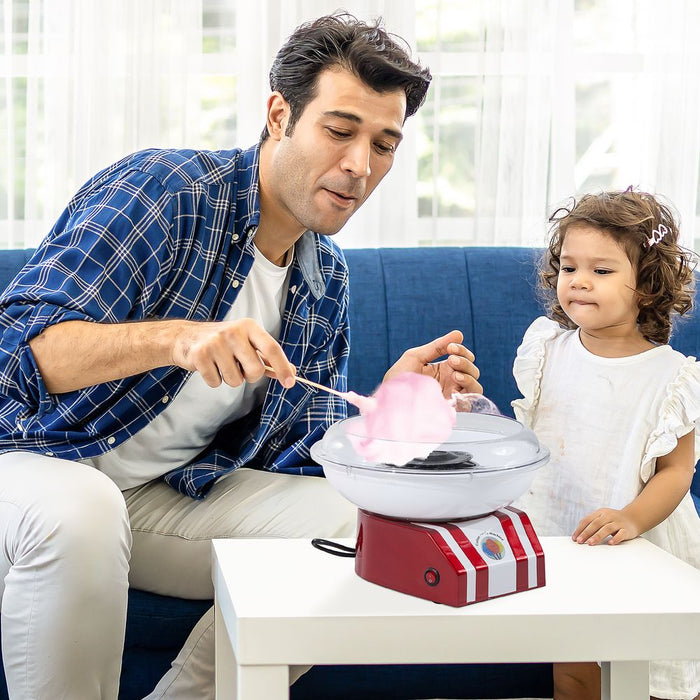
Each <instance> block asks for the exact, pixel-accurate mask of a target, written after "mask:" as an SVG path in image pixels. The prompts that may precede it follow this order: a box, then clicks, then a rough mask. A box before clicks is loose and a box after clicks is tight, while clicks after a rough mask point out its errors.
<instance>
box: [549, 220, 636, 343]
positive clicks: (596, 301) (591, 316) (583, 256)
mask: <svg viewBox="0 0 700 700" xmlns="http://www.w3.org/2000/svg"><path fill="white" fill-rule="evenodd" d="M636 285H637V280H636V270H635V268H634V267H633V265H632V263H631V262H630V260H629V258H628V257H627V253H626V252H625V251H624V249H623V248H622V247H621V246H620V245H618V244H617V243H616V242H615V240H614V239H613V238H611V237H610V236H609V235H607V234H606V233H603V232H602V231H600V230H599V229H597V228H594V227H593V226H589V225H588V224H574V225H573V226H571V227H570V228H569V229H568V230H567V232H566V235H565V237H564V243H563V245H562V249H561V260H560V270H559V277H558V279H557V298H558V299H559V303H560V304H561V307H562V309H563V310H564V312H565V313H566V315H567V316H568V317H569V318H570V319H571V320H572V321H573V322H574V323H575V324H576V325H577V326H579V328H580V329H581V335H582V341H583V343H584V345H587V343H586V340H585V337H584V336H586V335H589V336H592V337H594V338H596V339H600V340H606V339H616V340H623V339H625V338H630V339H631V338H634V339H635V341H638V340H639V338H640V337H641V334H640V333H639V329H638V328H637V316H638V315H639V309H638V307H637V302H636V299H635V288H636ZM589 349H590V348H589Z"/></svg>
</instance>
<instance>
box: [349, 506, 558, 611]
mask: <svg viewBox="0 0 700 700" xmlns="http://www.w3.org/2000/svg"><path fill="white" fill-rule="evenodd" d="M355 572H356V573H357V574H358V576H360V577H362V578H363V579H366V580H367V581H371V582H372V583H376V584H378V585H380V586H385V587H386V588H392V589H394V590H396V591H401V592H402V593H408V594H409V595H413V596H417V597H419V598H427V599H428V600H432V601H434V602H436V603H444V604H445V605H452V606H454V607H460V606H463V605H468V604H470V603H477V602H479V601H481V600H487V599H489V598H495V597H498V596H502V595H508V594H509V593H516V592H519V591H526V590H529V589H530V588H538V587H539V586H544V585H545V575H544V553H543V552H542V547H541V545H540V542H539V540H538V539H537V535H536V534H535V530H534V528H533V527H532V523H531V522H530V519H529V518H528V517H527V515H526V514H525V513H523V512H522V511H520V510H518V509H516V508H512V507H510V506H509V507H507V508H503V509H501V510H497V511H494V512H493V513H491V514H490V515H485V516H481V517H478V518H469V519H466V520H454V521H447V522H438V523H414V522H408V521H404V520H393V519H391V518H385V517H384V516H381V515H375V514H374V513H368V512H367V511H364V510H360V512H359V532H358V536H357V556H356V559H355Z"/></svg>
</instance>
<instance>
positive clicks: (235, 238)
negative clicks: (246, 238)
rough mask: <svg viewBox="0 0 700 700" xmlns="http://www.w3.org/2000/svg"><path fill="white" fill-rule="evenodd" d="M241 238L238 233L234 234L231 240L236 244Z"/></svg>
mask: <svg viewBox="0 0 700 700" xmlns="http://www.w3.org/2000/svg"><path fill="white" fill-rule="evenodd" d="M239 238H240V236H239V235H238V234H237V233H234V234H233V236H231V240H232V241H233V242H234V243H235V242H236V241H237V240H238V239H239Z"/></svg>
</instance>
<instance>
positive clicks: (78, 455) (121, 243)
mask: <svg viewBox="0 0 700 700" xmlns="http://www.w3.org/2000/svg"><path fill="white" fill-rule="evenodd" d="M258 159H259V147H258V146H256V147H253V148H251V149H249V150H247V151H241V150H238V149H236V150H231V151H213V152H204V151H189V150H147V151H142V152H139V153H135V154H133V155H131V156H128V157H127V158H125V159H123V160H121V161H119V162H118V163H115V164H114V165H112V166H111V167H109V168H106V169H105V170H103V171H102V172H100V173H98V174H97V175H96V176H95V177H93V178H92V179H91V180H90V181H89V182H87V183H86V184H85V185H84V186H83V187H82V188H81V189H80V190H79V191H78V193H77V194H76V196H75V197H74V199H73V200H72V201H71V202H70V204H69V205H68V207H67V208H66V210H65V211H64V212H63V213H62V215H61V216H60V218H59V219H58V221H57V223H56V224H55V226H54V227H53V229H52V230H51V232H50V233H49V235H48V236H47V237H46V238H45V239H44V241H43V242H42V243H41V245H40V246H39V247H38V248H37V250H36V252H35V254H34V256H33V257H32V259H31V261H30V262H29V263H28V264H27V265H26V266H25V267H24V268H23V269H22V270H21V272H20V273H19V274H18V275H17V277H16V278H15V279H14V281H13V282H12V284H10V286H9V287H8V288H7V290H6V291H5V292H4V294H3V295H2V297H0V330H1V331H2V338H1V339H0V450H2V451H8V450H16V449H21V450H30V451H33V452H40V453H44V454H47V455H53V456H56V457H61V458H64V459H73V460H78V459H82V458H86V457H94V456H96V455H99V454H102V453H104V452H106V451H108V450H110V449H112V448H114V447H116V446H117V445H119V444H121V443H122V442H124V441H125V440H127V439H128V438H129V437H131V436H132V435H134V434H135V433H137V432H138V431H139V430H141V428H143V427H144V426H145V425H147V424H148V423H149V422H150V421H152V420H153V419H154V418H155V417H156V416H157V415H158V414H159V413H160V412H161V411H162V410H163V409H164V408H165V406H166V405H167V404H168V403H169V399H172V398H173V397H174V396H175V395H176V394H177V392H178V391H179V390H180V388H181V387H182V386H183V384H184V382H185V380H186V379H187V376H188V373H187V372H186V371H185V370H183V369H181V368H179V367H161V368H158V369H155V370H152V371H150V372H144V373H143V374H138V375H136V376H133V377H127V378H125V379H120V380H118V381H112V382H107V383H104V384H97V385H95V386H90V387H87V388H85V389H80V390H79V391H73V392H69V393H65V394H60V395H52V394H50V393H49V392H48V391H47V389H46V386H45V384H44V382H43V380H42V377H41V373H40V372H39V370H38V368H37V365H36V361H35V359H34V356H33V354H32V351H31V349H30V347H29V341H30V340H31V339H32V338H34V337H36V336H37V335H38V334H40V333H41V332H42V331H43V330H44V329H45V328H47V327H48V326H51V325H53V324H56V323H61V322H64V321H70V320H81V321H92V322H98V323H124V322H128V321H142V320H153V321H154V322H157V320H158V319H175V318H179V319H191V320H200V321H210V320H213V319H216V320H221V319H223V318H224V316H225V315H226V313H227V311H228V310H229V309H230V308H231V305H232V304H233V302H234V300H235V298H236V295H237V293H238V291H239V290H240V288H241V284H240V283H243V282H244V281H245V279H246V276H247V275H248V273H249V271H250V269H251V266H252V263H253V256H254V250H253V238H254V236H255V231H256V230H257V225H258V223H259V220H260V199H259V189H258ZM234 281H237V282H238V283H239V284H237V285H235V286H234V284H233V283H234ZM347 305H348V298H347V268H346V265H345V260H344V258H343V255H342V252H341V251H340V250H339V248H338V247H337V246H336V245H335V244H333V243H332V242H331V241H330V239H329V238H327V237H325V236H320V235H318V234H315V233H312V232H309V231H307V232H306V233H305V234H304V235H303V236H302V238H301V239H300V240H299V241H298V242H297V245H296V247H295V259H294V262H293V264H292V270H291V276H290V280H289V293H288V295H287V300H286V305H285V309H284V313H283V318H282V329H281V332H280V344H281V345H282V348H283V349H284V351H285V353H286V355H287V357H288V358H289V360H290V362H292V363H293V364H294V365H296V367H297V368H298V371H299V374H300V376H304V377H307V378H309V379H312V380H313V381H316V382H319V383H321V384H325V385H327V386H330V387H334V388H336V389H338V390H341V391H344V390H346V384H347V382H346V370H347V358H348V336H349V331H348V318H347ZM166 397H167V398H166ZM345 415H346V406H345V402H344V401H342V400H340V399H338V398H336V397H334V396H331V395H328V394H326V393H325V392H317V391H315V390H313V389H309V388H308V387H306V386H303V385H302V384H300V383H297V384H295V386H294V387H293V388H292V389H289V390H287V389H284V388H283V387H282V385H281V384H280V383H279V382H274V381H273V382H270V383H269V388H268V390H267V394H266V396H265V399H264V402H263V404H262V406H261V407H260V408H259V409H258V410H256V411H255V412H254V413H252V414H250V415H248V416H245V417H244V418H242V419H240V420H238V421H236V422H234V423H232V424H229V425H226V426H224V427H223V428H222V429H221V431H220V432H219V434H218V435H217V437H216V439H215V440H214V442H213V443H212V445H211V446H210V449H208V450H206V451H205V452H204V453H202V454H200V455H199V457H198V458H197V459H195V460H194V461H193V462H192V463H190V464H187V465H184V466H183V467H182V468H180V469H176V470H174V471H172V472H170V473H168V474H167V475H166V476H165V479H166V481H167V482H168V483H169V484H170V485H171V486H173V487H175V488H177V489H178V490H180V491H181V492H183V493H186V494H189V495H190V496H193V497H202V496H203V495H204V494H205V493H206V492H207V491H208V490H209V489H210V488H211V486H212V484H213V483H214V481H215V480H216V479H217V478H219V477H220V476H222V475H224V474H226V473H228V472H230V471H232V470H234V469H236V468H238V467H241V466H243V465H245V466H248V467H254V468H263V469H270V470H273V471H281V472H289V473H294V474H310V475H321V474H322V472H321V469H320V467H318V466H317V465H314V464H313V463H312V461H311V459H310V457H309V448H310V446H311V445H312V444H313V443H314V442H316V441H317V440H319V439H320V438H321V437H322V435H323V433H324V432H325V430H326V429H327V427H328V426H329V425H330V424H331V423H332V422H334V421H337V420H339V419H340V418H343V417H345Z"/></svg>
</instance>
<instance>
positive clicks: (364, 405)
mask: <svg viewBox="0 0 700 700" xmlns="http://www.w3.org/2000/svg"><path fill="white" fill-rule="evenodd" d="M343 398H344V399H345V400H346V401H347V402H348V403H351V404H352V405H353V406H356V407H357V408H359V409H360V413H361V414H362V415H365V414H367V413H371V412H372V411H374V409H375V408H376V406H377V399H375V398H374V397H373V396H364V395H363V394H356V393H355V392H354V391H345V392H343Z"/></svg>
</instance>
